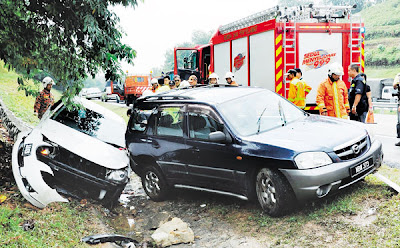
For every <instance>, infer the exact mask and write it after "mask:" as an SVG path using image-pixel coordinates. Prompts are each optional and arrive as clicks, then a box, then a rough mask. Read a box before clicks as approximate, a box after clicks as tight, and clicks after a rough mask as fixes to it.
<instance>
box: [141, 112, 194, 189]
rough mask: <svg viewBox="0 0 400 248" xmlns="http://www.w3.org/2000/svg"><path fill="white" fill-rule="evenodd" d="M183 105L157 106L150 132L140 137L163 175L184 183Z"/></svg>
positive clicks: (186, 159) (172, 181)
mask: <svg viewBox="0 0 400 248" xmlns="http://www.w3.org/2000/svg"><path fill="white" fill-rule="evenodd" d="M184 108H185V107H184V105H163V106H160V107H159V108H158V111H157V113H156V114H155V116H154V117H155V118H154V121H155V123H154V126H153V130H152V132H151V134H149V135H147V137H146V138H143V139H142V142H146V143H147V144H148V146H147V151H146V153H147V154H149V155H151V156H152V157H154V158H155V160H156V162H157V164H158V165H159V166H160V168H161V169H162V171H163V173H164V175H165V176H166V177H167V179H168V180H169V181H170V182H171V183H186V182H187V181H188V180H189V179H188V175H187V162H188V160H189V159H190V154H189V153H190V152H189V151H188V150H187V146H186V144H185V138H186V137H187V131H186V124H185V121H184Z"/></svg>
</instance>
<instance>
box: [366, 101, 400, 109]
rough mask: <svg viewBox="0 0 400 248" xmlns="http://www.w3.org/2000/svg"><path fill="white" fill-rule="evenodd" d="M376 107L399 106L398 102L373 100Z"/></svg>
mask: <svg viewBox="0 0 400 248" xmlns="http://www.w3.org/2000/svg"><path fill="white" fill-rule="evenodd" d="M372 106H373V107H374V108H397V106H398V104H397V103H395V102H373V103H372Z"/></svg>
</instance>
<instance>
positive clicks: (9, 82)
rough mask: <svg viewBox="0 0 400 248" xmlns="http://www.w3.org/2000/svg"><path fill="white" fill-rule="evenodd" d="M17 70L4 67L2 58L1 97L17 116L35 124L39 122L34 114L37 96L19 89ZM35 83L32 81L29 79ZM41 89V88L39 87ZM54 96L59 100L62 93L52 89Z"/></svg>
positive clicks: (0, 67)
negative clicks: (27, 94) (29, 94)
mask: <svg viewBox="0 0 400 248" xmlns="http://www.w3.org/2000/svg"><path fill="white" fill-rule="evenodd" d="M18 76H19V75H18V74H17V73H16V72H15V71H8V70H7V69H6V68H4V62H3V61H1V60H0V97H1V99H2V100H3V102H4V104H5V105H6V106H7V108H8V109H9V110H10V111H12V112H13V113H14V114H15V116H17V117H19V118H21V119H22V120H23V121H25V122H26V123H28V124H31V125H33V126H35V125H36V124H37V123H39V119H38V118H37V117H36V116H34V115H33V105H34V104H35V98H34V97H33V96H25V92H24V91H18V83H17V78H18ZM29 83H31V84H32V85H33V82H32V81H29ZM38 90H39V88H38ZM52 93H53V94H54V98H55V100H56V101H57V100H58V99H60V97H61V93H60V92H58V91H57V90H54V89H53V90H52Z"/></svg>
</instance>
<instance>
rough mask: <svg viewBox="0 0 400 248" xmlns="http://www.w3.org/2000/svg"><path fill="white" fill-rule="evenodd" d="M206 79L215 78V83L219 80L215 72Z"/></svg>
mask: <svg viewBox="0 0 400 248" xmlns="http://www.w3.org/2000/svg"><path fill="white" fill-rule="evenodd" d="M208 78H209V79H211V78H215V79H217V81H218V80H219V77H218V75H217V73H215V72H213V73H211V74H210V76H209V77H208Z"/></svg>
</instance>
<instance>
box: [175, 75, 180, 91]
mask: <svg viewBox="0 0 400 248" xmlns="http://www.w3.org/2000/svg"><path fill="white" fill-rule="evenodd" d="M174 82H175V86H176V88H179V85H181V77H180V76H179V75H175V76H174Z"/></svg>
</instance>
